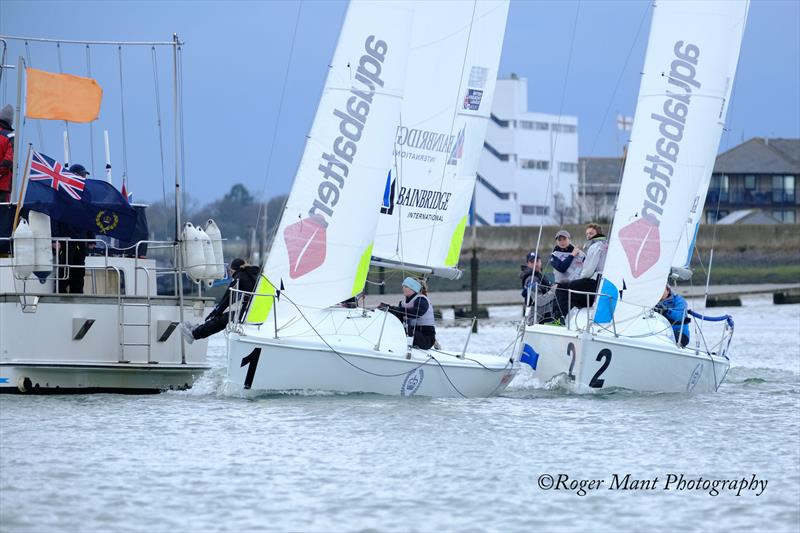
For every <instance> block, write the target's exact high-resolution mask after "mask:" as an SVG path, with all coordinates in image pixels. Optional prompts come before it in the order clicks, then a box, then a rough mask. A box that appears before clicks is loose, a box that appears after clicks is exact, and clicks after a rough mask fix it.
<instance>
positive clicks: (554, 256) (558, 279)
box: [550, 229, 586, 317]
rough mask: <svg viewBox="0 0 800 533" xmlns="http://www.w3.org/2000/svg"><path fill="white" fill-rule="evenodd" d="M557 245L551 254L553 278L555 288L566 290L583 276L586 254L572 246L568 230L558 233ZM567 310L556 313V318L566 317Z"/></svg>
mask: <svg viewBox="0 0 800 533" xmlns="http://www.w3.org/2000/svg"><path fill="white" fill-rule="evenodd" d="M555 240H556V245H555V247H554V248H553V252H552V253H551V254H550V264H551V265H552V266H553V277H554V278H555V288H556V290H558V289H559V288H561V289H565V288H566V286H567V284H568V283H569V282H571V281H575V280H576V279H578V277H579V276H580V275H581V268H582V267H583V260H584V259H585V258H586V254H584V253H583V250H581V249H580V248H578V247H577V246H573V244H572V235H570V234H569V232H568V231H567V230H564V229H562V230H559V231H558V232H557V233H556V239H555ZM565 311H566V309H564V310H562V309H559V310H557V311H556V313H555V314H556V316H558V317H561V316H564V314H566V313H565Z"/></svg>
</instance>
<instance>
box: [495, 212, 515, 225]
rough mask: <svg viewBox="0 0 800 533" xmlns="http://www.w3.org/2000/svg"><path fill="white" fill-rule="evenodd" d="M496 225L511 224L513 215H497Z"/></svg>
mask: <svg viewBox="0 0 800 533" xmlns="http://www.w3.org/2000/svg"><path fill="white" fill-rule="evenodd" d="M494 223H495V224H511V213H495V214H494Z"/></svg>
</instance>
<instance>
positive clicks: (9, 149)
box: [0, 66, 14, 202]
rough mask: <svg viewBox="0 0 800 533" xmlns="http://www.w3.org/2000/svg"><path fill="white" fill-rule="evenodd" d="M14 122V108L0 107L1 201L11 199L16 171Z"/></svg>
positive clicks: (8, 106)
mask: <svg viewBox="0 0 800 533" xmlns="http://www.w3.org/2000/svg"><path fill="white" fill-rule="evenodd" d="M0 68H2V66H0ZM13 124H14V108H13V107H11V106H10V105H6V106H5V107H3V109H0V202H8V201H9V200H10V199H11V177H12V175H13V172H14V128H12V127H11V126H12V125H13Z"/></svg>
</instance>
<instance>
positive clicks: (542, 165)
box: [519, 159, 550, 170]
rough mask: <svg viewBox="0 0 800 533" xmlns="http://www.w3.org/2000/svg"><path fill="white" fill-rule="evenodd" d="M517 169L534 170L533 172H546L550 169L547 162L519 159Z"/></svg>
mask: <svg viewBox="0 0 800 533" xmlns="http://www.w3.org/2000/svg"><path fill="white" fill-rule="evenodd" d="M519 168H527V169H535V170H548V169H549V168H550V162H549V161H540V160H538V159H520V160H519Z"/></svg>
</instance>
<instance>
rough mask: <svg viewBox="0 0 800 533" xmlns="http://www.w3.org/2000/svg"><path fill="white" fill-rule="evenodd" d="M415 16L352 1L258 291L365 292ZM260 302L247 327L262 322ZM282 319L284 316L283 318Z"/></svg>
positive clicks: (299, 295)
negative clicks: (377, 207)
mask: <svg viewBox="0 0 800 533" xmlns="http://www.w3.org/2000/svg"><path fill="white" fill-rule="evenodd" d="M412 17H413V10H412V8H411V6H410V5H408V4H407V3H405V2H403V1H381V2H363V1H358V0H354V1H353V2H351V3H350V5H349V6H348V9H347V14H346V16H345V21H344V25H343V27H342V32H341V34H340V36H339V41H338V43H337V46H336V51H335V53H334V56H333V60H332V62H331V67H330V71H329V72H328V77H327V79H326V81H325V86H324V89H323V93H322V97H321V99H320V103H319V107H318V108H317V113H316V116H315V118H314V123H313V125H312V127H311V133H310V135H309V138H308V141H307V142H306V147H305V151H304V153H303V157H302V159H301V161H300V166H299V169H298V171H297V175H296V177H295V180H294V185H293V186H292V190H291V193H290V194H289V198H288V200H287V202H286V208H285V210H284V212H283V214H282V217H281V222H280V225H279V227H278V231H277V233H276V235H275V240H274V242H273V245H272V249H271V251H270V254H269V258H268V259H267V263H266V266H265V268H264V274H265V278H263V279H262V282H261V283H260V285H259V287H258V289H257V292H258V293H259V294H272V293H273V292H274V290H275V289H276V288H277V289H281V291H282V294H283V295H284V296H286V297H288V298H289V299H290V300H291V302H292V303H293V304H295V305H298V306H311V307H326V306H329V305H333V304H336V303H338V302H340V301H342V300H345V299H347V298H350V297H351V296H353V295H355V294H357V293H358V292H360V291H361V290H362V289H363V287H364V282H365V280H366V276H367V272H368V270H369V261H370V257H371V256H372V241H373V238H374V235H375V227H376V225H377V218H378V215H379V213H378V212H377V210H372V209H365V208H364V206H365V205H370V204H371V203H373V202H374V203H377V202H378V201H379V199H380V198H381V194H382V192H383V186H384V184H383V180H381V179H380V178H378V177H377V176H385V175H386V172H387V170H388V168H389V166H390V164H391V161H392V155H391V152H392V144H393V143H392V140H393V138H394V132H393V131H391V130H389V129H387V128H386V127H385V125H386V124H396V123H397V122H398V120H399V116H400V105H401V102H402V99H401V97H402V91H403V85H404V82H405V74H406V63H407V60H408V50H409V43H410V41H409V38H410V34H411V23H412ZM271 307H272V298H270V297H257V298H256V299H255V301H254V302H253V304H252V305H251V306H250V309H249V312H248V316H247V322H264V320H265V319H266V318H267V316H268V315H269V312H270V309H271ZM284 316H286V315H285V314H284Z"/></svg>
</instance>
